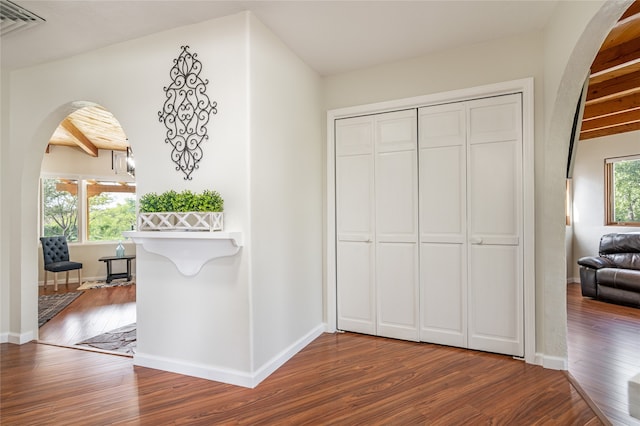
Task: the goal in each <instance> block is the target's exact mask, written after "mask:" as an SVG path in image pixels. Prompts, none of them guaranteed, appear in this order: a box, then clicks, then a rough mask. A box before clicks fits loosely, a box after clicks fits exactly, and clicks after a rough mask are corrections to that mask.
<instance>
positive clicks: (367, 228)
mask: <svg viewBox="0 0 640 426" xmlns="http://www.w3.org/2000/svg"><path fill="white" fill-rule="evenodd" d="M335 131H336V205H337V209H336V225H337V235H336V237H337V238H336V240H337V243H336V245H337V247H336V255H337V265H336V269H337V282H338V288H337V302H338V306H337V314H338V328H339V329H341V330H348V331H354V332H358V333H367V334H376V299H375V261H374V258H375V252H374V244H373V239H374V210H373V209H374V158H373V156H374V152H373V148H374V139H373V138H374V126H373V119H372V118H371V117H356V118H349V119H343V120H337V121H336V128H335Z"/></svg>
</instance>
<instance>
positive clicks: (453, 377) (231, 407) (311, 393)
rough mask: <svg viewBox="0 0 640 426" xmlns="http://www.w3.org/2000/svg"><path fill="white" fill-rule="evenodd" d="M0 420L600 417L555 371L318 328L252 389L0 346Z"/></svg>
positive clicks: (119, 362)
mask: <svg viewBox="0 0 640 426" xmlns="http://www.w3.org/2000/svg"><path fill="white" fill-rule="evenodd" d="M0 349H1V355H2V363H1V364H0V381H1V382H0V384H1V390H0V408H1V413H2V424H3V425H24V424H42V423H46V424H70V423H73V424H86V425H93V424H112V423H118V424H189V425H212V424H252V425H255V424H296V425H298V424H323V425H325V424H340V425H351V424H398V425H415V424H431V425H454V424H509V425H534V424H545V425H598V424H602V423H601V422H599V420H598V419H597V417H596V416H595V414H594V412H593V411H592V410H591V409H590V408H589V406H588V405H587V404H586V403H585V401H584V400H583V399H582V398H581V396H580V395H579V394H578V392H577V391H576V389H575V388H574V387H573V386H572V385H571V384H570V383H569V381H568V379H567V377H566V375H565V373H564V372H560V371H554V370H546V369H544V368H542V367H539V366H534V365H528V364H525V363H524V362H522V361H518V360H514V359H511V358H509V357H506V356H502V355H494V354H486V353H479V352H474V351H467V350H463V349H456V348H449V347H443V346H436V345H430V344H425V343H413V342H403V341H398V340H391V339H384V338H378V337H371V336H363V335H357V334H350V333H345V334H324V335H322V336H320V337H319V338H317V339H316V340H315V341H313V342H312V343H311V344H310V345H308V346H307V347H306V348H305V349H303V350H302V351H301V352H300V353H298V354H297V355H296V356H294V358H293V359H292V360H290V361H289V362H287V363H286V364H285V365H284V366H282V367H281V368H280V369H278V370H277V371H276V372H275V373H273V374H272V375H271V376H269V377H268V378H267V379H266V380H265V381H263V382H262V383H261V384H260V385H258V387H256V388H255V389H246V388H241V387H236V386H232V385H226V384H222V383H216V382H212V381H208V380H204V379H198V378H193V377H187V376H182V375H178V374H173V373H168V372H163V371H159V370H153V369H149V368H142V367H133V366H132V361H131V359H129V358H124V357H116V356H112V355H104V354H99V353H94V352H87V351H80V350H74V349H67V348H61V347H56V346H48V345H41V344H35V343H28V344H25V345H22V346H18V345H10V344H2V345H0Z"/></svg>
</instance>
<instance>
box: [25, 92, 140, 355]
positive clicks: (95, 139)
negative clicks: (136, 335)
mask: <svg viewBox="0 0 640 426" xmlns="http://www.w3.org/2000/svg"><path fill="white" fill-rule="evenodd" d="M79 104H81V105H85V106H82V107H81V108H78V109H76V110H75V111H73V112H72V113H71V114H69V115H67V116H66V117H65V118H64V119H63V120H62V121H61V122H60V124H59V125H58V127H57V128H56V130H55V131H54V132H53V134H52V135H51V137H50V138H49V140H48V144H47V148H46V151H45V155H44V159H43V161H42V166H41V173H40V186H39V188H40V192H39V200H40V206H39V207H40V208H39V212H40V214H39V217H38V222H39V226H38V229H39V234H40V235H41V236H45V237H48V236H54V235H64V236H65V237H66V239H67V241H68V243H69V252H70V257H71V260H73V261H76V262H81V263H82V264H83V269H82V278H83V279H82V282H77V281H75V282H73V281H72V282H70V283H69V284H67V285H59V289H58V290H55V289H53V288H52V286H51V282H50V281H49V283H48V285H46V286H45V284H46V283H44V277H43V265H42V254H41V253H39V254H38V256H39V259H40V260H39V271H40V272H39V273H40V277H39V283H40V284H41V287H40V288H39V291H38V293H39V296H38V300H39V309H38V311H39V312H38V324H39V340H40V341H41V342H44V343H53V344H57V345H63V346H74V345H77V344H80V346H83V347H88V348H92V347H97V348H99V349H105V350H114V346H113V344H111V345H107V346H105V343H100V339H98V340H97V341H96V340H95V336H99V335H102V334H103V333H105V332H109V331H111V330H114V329H118V328H120V327H122V326H128V325H130V324H132V323H135V320H136V309H135V280H134V279H129V278H128V277H127V278H125V279H116V280H112V281H111V280H109V281H110V282H107V280H106V264H107V262H106V261H104V262H101V261H100V259H105V258H109V257H113V256H114V255H115V254H116V248H117V247H118V246H119V244H120V243H121V242H123V241H124V238H123V236H122V232H123V231H126V230H130V229H131V228H132V227H133V226H134V224H135V191H136V186H135V167H134V163H133V156H132V150H131V147H130V146H129V143H128V140H127V138H126V135H125V133H124V131H123V129H122V127H121V125H120V123H119V122H118V120H117V119H116V118H115V117H114V116H113V114H111V113H110V112H109V111H107V110H106V109H105V108H103V107H101V106H99V105H95V104H88V103H84V102H82V103H79ZM124 247H125V253H126V254H127V255H135V245H134V244H131V243H127V242H125V243H124ZM39 250H42V247H39ZM132 264H133V267H131V266H132ZM109 266H110V267H112V268H114V271H112V272H125V271H126V272H127V273H126V275H129V273H131V274H134V273H135V261H133V260H131V261H129V260H127V261H126V262H125V261H124V260H112V261H110V263H109ZM130 267H131V268H130ZM116 269H118V270H116ZM119 269H122V271H120V270H119ZM51 275H52V274H49V280H50V279H51ZM125 287H127V288H125ZM92 338H93V340H90V339H92ZM88 339H89V340H90V342H89V343H85V342H86V341H87V340H88Z"/></svg>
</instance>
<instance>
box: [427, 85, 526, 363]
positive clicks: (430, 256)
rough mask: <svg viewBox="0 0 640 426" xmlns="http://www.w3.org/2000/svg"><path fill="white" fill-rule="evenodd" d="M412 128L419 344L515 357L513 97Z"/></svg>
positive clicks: (519, 297)
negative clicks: (416, 167)
mask: <svg viewBox="0 0 640 426" xmlns="http://www.w3.org/2000/svg"><path fill="white" fill-rule="evenodd" d="M419 123H420V127H419V134H420V144H419V150H420V261H421V264H420V292H421V295H420V298H421V305H420V338H421V340H423V341H426V342H432V343H440V344H445V345H452V346H460V347H466V348H470V349H478V350H483V351H488V352H496V353H503V354H508V355H515V356H523V355H524V318H523V303H524V298H523V294H524V293H523V288H524V281H523V280H524V279H523V270H522V265H523V262H522V261H523V258H522V256H523V252H522V235H523V234H522V232H523V228H522V222H523V197H522V191H523V187H522V101H521V95H520V94H514V95H505V96H496V97H492V98H485V99H479V100H473V101H466V102H458V103H451V104H446V105H438V106H432V107H425V108H420V110H419Z"/></svg>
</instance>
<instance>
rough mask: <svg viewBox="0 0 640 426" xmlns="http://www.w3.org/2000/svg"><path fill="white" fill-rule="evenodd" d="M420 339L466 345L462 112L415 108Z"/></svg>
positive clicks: (450, 107)
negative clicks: (417, 137)
mask: <svg viewBox="0 0 640 426" xmlns="http://www.w3.org/2000/svg"><path fill="white" fill-rule="evenodd" d="M419 120H420V127H419V132H418V134H419V137H420V139H419V141H420V143H419V150H420V250H421V251H420V339H421V340H423V341H427V342H432V343H439V344H444V345H453V346H461V347H466V345H467V335H466V328H467V325H466V317H467V300H466V293H467V289H466V285H467V284H466V283H467V280H466V275H467V273H466V271H467V262H466V257H467V254H466V243H467V238H466V220H467V218H466V124H465V121H466V110H465V105H464V103H455V104H447V105H438V106H432V107H425V108H420V110H419Z"/></svg>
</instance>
